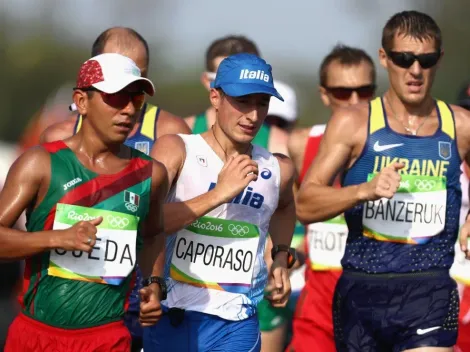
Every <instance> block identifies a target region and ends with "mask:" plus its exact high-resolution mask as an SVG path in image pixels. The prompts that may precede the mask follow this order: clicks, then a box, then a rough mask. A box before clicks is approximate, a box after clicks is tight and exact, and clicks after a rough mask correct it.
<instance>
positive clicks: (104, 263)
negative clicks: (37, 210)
mask: <svg viewBox="0 0 470 352" xmlns="http://www.w3.org/2000/svg"><path fill="white" fill-rule="evenodd" d="M99 216H102V217H103V222H102V223H101V224H100V225H99V226H98V228H97V229H98V232H97V233H96V238H97V239H96V244H95V246H94V247H93V251H92V252H91V253H86V252H82V251H65V250H62V249H55V250H52V251H51V253H50V259H49V268H48V274H49V275H51V276H57V277H62V278H65V279H70V280H80V281H89V282H97V283H102V284H108V285H120V284H121V283H122V282H123V281H124V280H125V279H126V278H127V277H128V276H129V274H130V273H131V272H132V270H133V269H134V266H135V263H136V240H137V227H138V223H139V218H138V217H136V216H133V215H128V214H124V213H118V212H114V211H108V210H102V209H93V208H86V207H81V206H75V205H69V204H57V208H56V213H55V219H54V225H53V229H54V230H63V229H67V228H70V227H71V226H72V225H74V224H75V223H77V222H79V221H89V220H93V219H95V218H97V217H99Z"/></svg>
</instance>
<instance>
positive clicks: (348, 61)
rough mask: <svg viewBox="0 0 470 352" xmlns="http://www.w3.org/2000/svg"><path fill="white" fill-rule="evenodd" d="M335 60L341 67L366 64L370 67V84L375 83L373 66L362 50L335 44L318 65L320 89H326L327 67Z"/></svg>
mask: <svg viewBox="0 0 470 352" xmlns="http://www.w3.org/2000/svg"><path fill="white" fill-rule="evenodd" d="M335 60H338V61H339V63H340V64H341V65H345V66H355V65H359V64H360V63H361V62H362V61H365V62H368V63H369V64H370V65H371V67H372V82H374V83H375V76H376V73H375V65H374V62H373V61H372V59H371V57H370V56H369V55H368V54H367V53H366V52H365V51H364V50H362V49H359V48H354V47H351V46H347V45H343V44H337V45H336V46H335V47H334V48H333V50H331V52H330V53H329V54H328V55H327V56H326V57H325V58H324V59H323V61H322V63H321V65H320V85H321V86H322V87H326V82H327V80H328V66H329V65H330V64H331V63H332V62H333V61H335Z"/></svg>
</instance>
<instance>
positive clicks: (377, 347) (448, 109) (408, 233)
mask: <svg viewBox="0 0 470 352" xmlns="http://www.w3.org/2000/svg"><path fill="white" fill-rule="evenodd" d="M441 44H442V38H441V31H440V29H439V27H438V26H437V24H436V23H435V21H434V20H433V19H432V18H431V17H429V16H428V15H426V14H423V13H420V12H417V11H404V12H400V13H397V14H395V15H394V16H393V17H391V18H390V19H389V20H388V22H387V23H386V25H385V27H384V29H383V34H382V48H381V49H380V51H379V58H380V62H381V64H382V65H383V66H384V67H385V68H386V70H387V72H388V76H389V81H390V87H389V89H388V90H387V92H386V93H385V94H384V96H383V97H381V98H377V99H375V100H373V101H372V102H371V103H369V104H359V105H356V106H354V107H350V108H347V109H341V110H339V111H337V112H336V113H334V114H333V116H332V118H331V120H330V121H329V123H328V126H327V129H326V132H325V135H324V137H323V139H322V141H321V144H320V149H319V152H318V154H317V156H316V158H315V160H314V162H313V164H312V166H311V168H310V170H309V171H308V172H307V175H306V176H305V179H304V181H303V183H302V185H301V187H300V191H299V195H298V198H297V202H298V203H297V204H298V211H297V215H298V217H299V219H300V220H301V221H302V222H304V223H306V224H308V223H312V222H319V221H324V220H325V219H331V218H332V217H335V216H337V215H339V214H341V213H343V212H344V213H345V218H346V221H347V224H348V228H349V233H348V239H347V244H346V250H345V254H344V257H343V259H342V261H341V264H342V267H343V273H342V275H341V278H340V279H339V281H338V284H337V286H336V289H335V296H334V299H333V323H334V333H335V341H336V348H337V350H338V351H340V352H341V351H413V352H414V351H449V352H450V351H452V346H454V345H455V343H456V340H457V330H458V328H457V324H458V313H459V297H458V292H457V289H456V283H455V281H454V280H453V279H451V278H450V276H449V269H450V267H451V265H452V263H453V260H454V243H455V241H456V240H457V235H458V230H459V212H460V203H461V188H460V182H459V178H460V164H461V160H463V159H466V160H467V161H468V160H470V155H469V151H470V113H469V112H468V111H466V110H464V109H462V108H460V107H458V106H450V105H447V104H446V103H444V102H442V101H439V100H434V99H433V98H432V96H431V95H430V91H431V87H432V83H433V80H434V75H435V73H436V71H437V68H438V64H439V60H440V58H441V57H442V55H443V53H442V50H441V48H442V46H441ZM342 168H344V169H345V171H344V174H343V177H342V186H343V187H342V188H335V187H332V186H331V184H332V181H333V179H334V177H335V176H337V175H338V173H339V172H340V170H341V169H342ZM468 227H469V223H468V222H467V223H466V224H465V225H463V229H462V236H461V237H462V239H463V240H465V241H466V235H467V234H468V232H467V228H468ZM461 247H462V249H463V250H466V245H464V244H463V243H462V244H461Z"/></svg>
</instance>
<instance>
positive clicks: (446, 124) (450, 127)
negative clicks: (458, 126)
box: [437, 100, 455, 139]
mask: <svg viewBox="0 0 470 352" xmlns="http://www.w3.org/2000/svg"><path fill="white" fill-rule="evenodd" d="M437 107H438V109H439V114H440V115H441V130H442V132H444V133H445V134H447V135H448V136H449V137H450V138H451V139H455V125H454V118H453V117H452V111H451V110H450V108H449V105H447V104H446V103H444V102H443V101H441V100H438V101H437Z"/></svg>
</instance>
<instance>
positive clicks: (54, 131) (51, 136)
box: [39, 116, 77, 144]
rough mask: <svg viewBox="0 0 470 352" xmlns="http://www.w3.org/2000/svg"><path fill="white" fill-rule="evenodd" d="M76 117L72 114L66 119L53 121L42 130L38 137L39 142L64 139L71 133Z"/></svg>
mask: <svg viewBox="0 0 470 352" xmlns="http://www.w3.org/2000/svg"><path fill="white" fill-rule="evenodd" d="M76 121H77V117H76V116H73V117H71V118H69V119H68V120H66V121H62V122H58V123H55V124H53V125H51V126H49V127H48V128H46V129H45V130H44V132H43V133H42V134H41V137H40V138H39V143H41V144H42V143H47V142H54V141H59V140H64V139H66V138H69V137H71V136H72V135H73V129H74V126H75V123H76Z"/></svg>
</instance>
